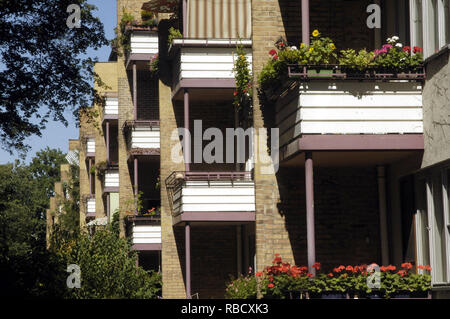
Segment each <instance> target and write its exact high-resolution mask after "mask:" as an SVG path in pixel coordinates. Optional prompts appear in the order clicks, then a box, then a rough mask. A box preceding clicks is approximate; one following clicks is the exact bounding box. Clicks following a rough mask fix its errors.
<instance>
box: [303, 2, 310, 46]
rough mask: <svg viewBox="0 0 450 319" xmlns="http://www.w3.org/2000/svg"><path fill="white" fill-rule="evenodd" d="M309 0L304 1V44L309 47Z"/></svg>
mask: <svg viewBox="0 0 450 319" xmlns="http://www.w3.org/2000/svg"><path fill="white" fill-rule="evenodd" d="M309 39H310V31H309V0H302V42H303V43H304V44H305V45H309Z"/></svg>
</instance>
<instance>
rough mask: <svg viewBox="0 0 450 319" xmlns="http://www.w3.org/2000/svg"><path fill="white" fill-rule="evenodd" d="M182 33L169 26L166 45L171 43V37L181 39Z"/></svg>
mask: <svg viewBox="0 0 450 319" xmlns="http://www.w3.org/2000/svg"><path fill="white" fill-rule="evenodd" d="M182 37H183V35H182V34H181V32H180V30H178V29H175V28H174V27H170V28H169V35H168V38H167V45H168V46H169V47H170V46H171V45H172V42H173V39H181V38H182Z"/></svg>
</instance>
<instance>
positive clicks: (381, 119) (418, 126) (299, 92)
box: [274, 69, 424, 158]
mask: <svg viewBox="0 0 450 319" xmlns="http://www.w3.org/2000/svg"><path fill="white" fill-rule="evenodd" d="M289 75H290V78H291V79H290V80H291V86H290V87H289V88H288V89H286V90H284V91H283V93H282V94H279V96H278V98H277V99H276V102H275V110H276V115H275V122H274V127H278V128H279V141H280V147H281V153H282V157H284V158H287V157H290V156H292V155H293V154H294V153H297V152H299V151H313V150H318V151H327V150H330V151H352V150H367V151H383V150H387V151H404V150H421V149H422V150H423V114H422V79H423V77H422V76H424V74H422V75H421V74H405V75H404V76H397V75H393V74H372V75H371V76H370V77H369V76H367V77H364V78H352V77H348V75H346V74H344V73H341V74H331V75H330V74H328V75H326V76H324V77H320V76H319V75H317V76H316V75H314V76H312V77H310V76H308V74H306V73H297V74H296V73H294V72H292V70H291V69H289Z"/></svg>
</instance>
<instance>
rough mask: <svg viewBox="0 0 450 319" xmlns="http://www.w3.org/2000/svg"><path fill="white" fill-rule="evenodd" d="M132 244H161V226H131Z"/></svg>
mask: <svg viewBox="0 0 450 319" xmlns="http://www.w3.org/2000/svg"><path fill="white" fill-rule="evenodd" d="M132 239H133V244H161V226H156V225H136V224H134V225H133V230H132Z"/></svg>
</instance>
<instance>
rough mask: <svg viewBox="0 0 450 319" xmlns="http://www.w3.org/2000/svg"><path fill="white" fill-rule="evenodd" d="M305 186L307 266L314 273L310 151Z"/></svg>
mask: <svg viewBox="0 0 450 319" xmlns="http://www.w3.org/2000/svg"><path fill="white" fill-rule="evenodd" d="M305 159H306V160H305V187H306V238H307V247H308V268H309V271H310V272H311V273H312V274H314V275H315V273H316V271H315V269H314V268H313V267H312V266H313V265H314V263H315V262H316V242H315V235H314V175H313V159H312V153H311V152H306V153H305Z"/></svg>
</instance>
